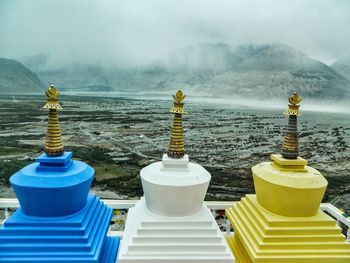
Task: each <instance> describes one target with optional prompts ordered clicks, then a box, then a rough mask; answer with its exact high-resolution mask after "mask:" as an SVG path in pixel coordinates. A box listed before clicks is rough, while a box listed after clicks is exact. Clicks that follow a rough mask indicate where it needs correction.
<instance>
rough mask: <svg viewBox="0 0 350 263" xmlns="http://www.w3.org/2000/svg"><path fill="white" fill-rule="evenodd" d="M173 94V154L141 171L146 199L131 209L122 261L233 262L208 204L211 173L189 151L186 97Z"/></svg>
mask: <svg viewBox="0 0 350 263" xmlns="http://www.w3.org/2000/svg"><path fill="white" fill-rule="evenodd" d="M173 97H174V107H173V108H172V109H171V112H173V113H174V114H175V118H174V126H173V129H172V133H171V141H170V147H169V152H168V154H164V155H163V159H162V161H161V162H156V163H153V164H151V165H149V166H147V167H145V168H143V169H142V170H141V180H142V187H143V190H144V197H142V198H141V200H140V201H139V202H138V203H137V204H136V206H135V207H134V208H131V209H130V210H129V214H128V218H127V222H126V225H125V231H124V236H123V239H122V241H121V245H120V248H119V255H118V263H126V262H128V263H142V262H147V263H164V262H166V263H175V262H176V263H178V262H189V263H194V262H196V263H197V262H198V263H199V262H201V263H202V262H212V263H214V262H215V263H232V262H234V258H233V256H232V254H231V251H230V249H229V248H228V246H227V244H226V240H225V238H224V236H223V234H222V232H221V231H220V229H219V227H218V225H217V224H216V222H215V218H214V217H213V215H212V213H211V212H210V210H209V209H208V208H207V207H206V205H205V204H204V202H203V201H204V198H205V194H206V191H207V189H208V186H209V181H210V178H211V176H210V173H209V172H208V171H207V170H205V169H204V168H203V167H202V166H200V165H198V164H195V163H191V162H189V158H188V155H184V138H183V127H182V114H184V113H185V110H184V107H183V104H184V103H183V100H184V98H185V96H184V95H183V93H182V92H181V91H180V90H179V91H178V92H177V93H176V95H175V96H173Z"/></svg>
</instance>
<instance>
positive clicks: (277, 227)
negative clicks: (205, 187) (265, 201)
mask: <svg viewBox="0 0 350 263" xmlns="http://www.w3.org/2000/svg"><path fill="white" fill-rule="evenodd" d="M226 215H227V217H228V219H229V220H230V222H231V223H232V225H233V227H234V229H235V235H234V236H233V237H230V238H228V239H227V242H228V244H229V246H230V248H231V250H232V252H233V253H234V255H235V257H236V261H237V262H239V263H250V262H254V263H259V262H260V263H316V262H317V263H321V262H327V263H346V262H350V244H347V243H346V242H345V237H344V236H343V235H342V233H341V229H340V228H339V227H338V226H337V225H336V222H335V220H333V219H332V218H331V217H329V216H328V215H326V214H325V213H323V212H322V211H319V212H318V214H316V215H315V216H311V217H294V218H293V217H284V216H279V215H276V214H273V213H271V212H269V211H267V210H265V209H264V208H262V207H261V206H260V205H259V204H258V202H257V200H256V196H255V195H247V196H246V197H244V198H242V200H241V202H238V203H236V204H235V205H234V206H233V207H232V208H229V209H226Z"/></svg>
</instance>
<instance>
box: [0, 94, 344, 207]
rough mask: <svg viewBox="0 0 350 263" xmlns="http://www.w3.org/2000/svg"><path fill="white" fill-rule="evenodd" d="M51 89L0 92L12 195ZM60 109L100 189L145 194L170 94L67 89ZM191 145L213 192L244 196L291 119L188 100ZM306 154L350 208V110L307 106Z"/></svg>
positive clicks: (4, 159) (162, 148)
mask: <svg viewBox="0 0 350 263" xmlns="http://www.w3.org/2000/svg"><path fill="white" fill-rule="evenodd" d="M44 100H45V98H44V96H16V99H14V98H13V97H12V96H2V97H0V118H1V123H0V184H1V186H2V187H1V188H0V189H2V190H1V191H0V197H9V196H13V192H12V191H11V190H10V189H9V188H7V187H6V186H9V185H8V184H9V183H8V178H9V177H10V176H11V175H12V174H13V173H14V172H16V171H17V170H18V169H20V168H21V167H23V166H24V165H25V164H28V163H30V162H32V161H33V160H34V158H35V156H37V155H39V154H40V152H41V151H42V148H43V145H44V139H45V132H46V127H47V123H46V120H47V112H46V111H45V110H42V109H41V108H42V106H43V105H44ZM61 101H62V102H63V103H62V107H63V110H62V111H61V112H60V113H59V116H60V121H61V129H62V134H63V139H64V144H65V147H66V150H68V151H73V152H74V156H75V158H77V159H81V160H83V161H85V162H87V163H89V164H90V165H91V166H93V167H94V168H95V170H96V175H95V180H94V182H93V190H94V191H96V192H97V193H98V194H99V195H100V196H102V197H103V198H118V199H119V198H120V199H127V198H128V199H129V198H138V197H139V196H140V195H142V188H141V182H140V178H139V171H140V169H141V168H143V167H144V166H146V165H148V164H150V163H152V162H154V161H158V160H160V159H161V157H162V154H163V153H165V152H166V151H167V147H168V142H169V134H170V128H171V124H172V118H173V116H172V114H171V113H169V109H170V108H171V106H172V102H171V101H167V100H159V99H158V100H142V99H126V98H103V97H91V96H89V97H88V96H62V98H61ZM185 106H186V109H187V111H188V114H187V115H185V117H184V123H185V131H186V149H187V153H188V154H189V156H190V159H191V160H192V161H193V162H196V163H199V164H201V165H203V166H204V167H205V168H206V169H207V170H208V171H209V172H210V173H211V175H212V180H211V183H210V187H209V190H208V193H207V197H206V199H207V200H239V199H240V198H241V197H242V196H243V195H244V194H246V193H253V192H254V188H253V180H252V176H251V167H252V166H253V165H255V164H258V163H259V162H262V161H269V156H270V154H272V153H278V152H279V151H280V146H281V142H282V138H283V134H284V128H285V125H286V123H287V119H286V118H285V117H284V116H283V111H284V110H283V109H281V110H276V109H274V110H268V109H265V110H254V109H235V108H234V107H232V106H228V105H226V106H224V105H222V106H219V104H215V105H214V104H208V103H204V102H203V103H201V102H200V100H197V101H196V102H192V103H187V104H185ZM299 131H300V155H301V156H302V157H304V158H305V159H307V160H308V161H309V165H311V166H313V167H314V168H316V169H318V170H320V171H321V172H322V173H323V174H324V175H325V176H326V177H327V180H328V182H329V186H328V189H327V192H326V195H325V199H324V202H329V201H332V200H333V201H334V202H336V205H337V206H338V207H340V208H344V209H345V210H347V211H349V210H350V150H349V146H350V118H349V115H348V114H341V113H339V114H337V113H319V112H303V115H302V116H301V117H300V118H299Z"/></svg>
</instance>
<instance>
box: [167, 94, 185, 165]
mask: <svg viewBox="0 0 350 263" xmlns="http://www.w3.org/2000/svg"><path fill="white" fill-rule="evenodd" d="M185 97H186V96H185V95H184V94H183V93H182V91H181V90H178V91H177V92H176V94H175V95H173V99H174V106H173V107H172V108H171V110H170V112H172V113H174V123H173V128H172V130H171V137H170V144H169V151H168V156H169V157H171V158H176V159H179V158H181V157H183V156H184V155H185V143H184V130H183V126H182V114H185V113H186V111H185V108H184V103H183V100H184V99H185Z"/></svg>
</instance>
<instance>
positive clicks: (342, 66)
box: [332, 55, 350, 81]
mask: <svg viewBox="0 0 350 263" xmlns="http://www.w3.org/2000/svg"><path fill="white" fill-rule="evenodd" d="M332 68H334V69H335V70H336V71H337V72H339V74H341V75H342V76H344V77H345V78H346V79H347V80H349V81H350V55H348V56H345V57H343V58H341V59H340V60H338V61H337V62H335V63H334V64H332Z"/></svg>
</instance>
